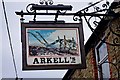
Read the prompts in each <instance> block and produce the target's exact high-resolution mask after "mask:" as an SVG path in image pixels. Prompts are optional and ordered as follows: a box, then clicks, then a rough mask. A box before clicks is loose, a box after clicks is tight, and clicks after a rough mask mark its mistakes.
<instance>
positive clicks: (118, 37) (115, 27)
mask: <svg viewBox="0 0 120 80" xmlns="http://www.w3.org/2000/svg"><path fill="white" fill-rule="evenodd" d="M119 22H120V18H114V19H112V20H111V21H110V22H109V24H108V27H109V30H110V32H111V33H112V34H113V35H115V38H113V43H112V44H113V45H114V46H120V23H119Z"/></svg>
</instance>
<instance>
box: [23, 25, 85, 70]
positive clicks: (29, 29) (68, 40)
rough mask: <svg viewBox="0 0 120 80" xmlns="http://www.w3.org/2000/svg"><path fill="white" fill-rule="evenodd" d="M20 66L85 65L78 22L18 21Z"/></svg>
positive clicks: (62, 66) (37, 67) (76, 66)
mask: <svg viewBox="0 0 120 80" xmlns="http://www.w3.org/2000/svg"><path fill="white" fill-rule="evenodd" d="M22 45H23V46H22V48H23V69H24V70H25V69H31V70H34V69H73V68H85V60H84V57H85V56H84V54H85V53H84V46H83V31H82V26H81V24H78V23H74V24H72V23H61V24H60V23H59V24H57V23H54V24H50V23H46V24H42V23H39V24H38V23H37V24H33V23H32V24H31V23H22Z"/></svg>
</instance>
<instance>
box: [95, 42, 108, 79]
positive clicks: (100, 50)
mask: <svg viewBox="0 0 120 80" xmlns="http://www.w3.org/2000/svg"><path fill="white" fill-rule="evenodd" d="M95 54H96V63H97V65H99V66H98V78H99V79H102V80H104V79H105V80H107V79H108V80H109V78H110V68H109V63H105V64H104V62H105V61H108V52H107V45H106V43H103V42H99V43H98V45H97V46H96V49H95Z"/></svg>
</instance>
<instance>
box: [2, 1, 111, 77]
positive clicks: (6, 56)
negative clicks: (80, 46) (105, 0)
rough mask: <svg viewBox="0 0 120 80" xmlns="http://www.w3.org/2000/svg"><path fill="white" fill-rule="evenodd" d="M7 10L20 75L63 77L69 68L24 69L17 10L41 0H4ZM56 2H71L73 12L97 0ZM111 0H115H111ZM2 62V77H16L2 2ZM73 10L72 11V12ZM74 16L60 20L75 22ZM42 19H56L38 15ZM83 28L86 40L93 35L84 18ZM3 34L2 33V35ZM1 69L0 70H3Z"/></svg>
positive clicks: (27, 18) (62, 17) (55, 2)
mask: <svg viewBox="0 0 120 80" xmlns="http://www.w3.org/2000/svg"><path fill="white" fill-rule="evenodd" d="M4 1H5V2H7V3H5V6H6V11H7V17H8V22H9V28H10V33H11V38H12V44H13V50H14V55H15V60H16V64H17V70H18V76H19V77H23V78H62V77H63V76H64V74H65V73H66V71H67V70H37V71H22V46H21V41H20V40H21V25H20V20H19V18H20V17H19V16H17V15H16V14H15V11H21V10H24V11H25V8H26V6H27V4H29V3H34V2H36V3H39V0H4ZM53 1H54V4H59V3H63V4H71V5H72V6H73V10H72V11H73V12H76V11H78V10H80V9H82V8H84V7H86V6H88V3H89V2H96V0H84V1H83V0H76V1H75V0H59V2H58V0H53ZM109 1H110V2H111V1H113V0H109ZM0 11H1V12H0V16H1V17H0V20H1V21H0V24H2V25H0V36H2V37H0V44H2V45H0V51H1V52H0V55H1V56H2V57H1V56H0V59H1V58H2V60H0V63H1V62H2V63H1V64H2V66H0V69H1V71H2V73H1V75H2V76H1V77H3V78H14V77H15V71H14V67H13V61H12V55H11V50H10V46H9V40H8V34H7V30H6V23H5V19H4V15H3V9H2V4H1V3H0ZM72 11H71V12H72ZM72 18H73V17H66V16H60V17H59V18H58V20H65V21H66V22H74V21H73V19H72ZM25 19H26V21H28V20H29V19H31V20H32V19H33V16H32V17H28V16H27V17H25ZM38 19H40V20H54V16H50V17H49V16H47V17H45V16H42V17H41V16H40V17H38ZM83 28H84V37H85V42H86V41H87V39H88V38H89V36H90V35H91V31H90V29H89V28H88V26H87V25H86V23H85V21H84V20H83ZM1 34H2V35H1ZM1 71H0V72H1Z"/></svg>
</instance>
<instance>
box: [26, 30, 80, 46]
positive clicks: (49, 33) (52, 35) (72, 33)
mask: <svg viewBox="0 0 120 80" xmlns="http://www.w3.org/2000/svg"><path fill="white" fill-rule="evenodd" d="M27 32H31V33H33V34H34V35H35V36H36V37H37V38H38V39H40V41H41V42H43V43H45V41H44V40H43V39H42V38H41V37H40V35H38V34H37V33H36V32H39V33H40V34H41V36H42V37H43V38H44V39H45V40H46V41H47V42H48V44H51V43H53V42H55V41H56V40H58V36H59V38H60V39H64V36H65V37H66V39H67V40H68V39H69V40H72V38H74V39H75V41H76V42H77V39H78V38H77V34H78V33H77V32H78V31H77V29H76V30H75V29H73V30H68V29H66V30H64V29H62V30H61V29H58V30H52V29H51V30H49V29H48V30H44V29H41V30H35V29H32V30H31V29H28V31H27ZM28 38H29V39H28V40H29V45H34V46H44V45H42V44H40V42H39V41H38V40H37V39H36V38H35V37H34V36H33V35H32V34H30V33H28ZM55 46H58V44H57V43H56V44H55V45H54V47H55Z"/></svg>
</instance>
